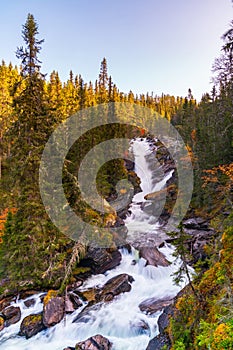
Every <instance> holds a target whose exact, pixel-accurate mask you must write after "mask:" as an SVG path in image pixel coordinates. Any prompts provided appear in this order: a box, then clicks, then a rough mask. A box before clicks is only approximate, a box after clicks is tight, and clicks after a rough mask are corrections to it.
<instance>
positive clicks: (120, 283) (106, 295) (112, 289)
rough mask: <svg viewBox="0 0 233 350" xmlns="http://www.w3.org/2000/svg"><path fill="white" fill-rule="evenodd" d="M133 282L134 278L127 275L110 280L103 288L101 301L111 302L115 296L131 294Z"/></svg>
mask: <svg viewBox="0 0 233 350" xmlns="http://www.w3.org/2000/svg"><path fill="white" fill-rule="evenodd" d="M133 281H134V279H133V277H132V276H130V275H128V274H126V273H122V274H120V275H118V276H115V277H113V278H110V280H108V281H107V282H106V283H105V285H104V286H103V288H102V291H101V292H100V294H99V299H100V300H104V301H111V300H112V299H113V298H114V296H116V295H118V294H121V293H125V292H129V291H130V290H131V283H132V282H133Z"/></svg>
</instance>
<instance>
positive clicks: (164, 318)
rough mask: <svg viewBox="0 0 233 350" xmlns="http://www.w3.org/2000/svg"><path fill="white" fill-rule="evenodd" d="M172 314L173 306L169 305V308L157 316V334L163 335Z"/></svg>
mask: <svg viewBox="0 0 233 350" xmlns="http://www.w3.org/2000/svg"><path fill="white" fill-rule="evenodd" d="M173 314H174V305H173V304H171V305H169V306H166V307H165V308H164V310H163V313H162V314H161V315H160V316H159V319H158V327H159V332H160V333H164V330H165V328H167V327H168V325H169V319H170V317H171V316H173Z"/></svg>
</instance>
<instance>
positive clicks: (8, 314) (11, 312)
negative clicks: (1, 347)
mask: <svg viewBox="0 0 233 350" xmlns="http://www.w3.org/2000/svg"><path fill="white" fill-rule="evenodd" d="M2 315H3V317H4V318H5V326H6V327H8V326H10V325H12V324H15V323H17V322H19V320H20V318H21V311H20V308H19V307H18V306H9V307H7V308H5V309H4V310H2Z"/></svg>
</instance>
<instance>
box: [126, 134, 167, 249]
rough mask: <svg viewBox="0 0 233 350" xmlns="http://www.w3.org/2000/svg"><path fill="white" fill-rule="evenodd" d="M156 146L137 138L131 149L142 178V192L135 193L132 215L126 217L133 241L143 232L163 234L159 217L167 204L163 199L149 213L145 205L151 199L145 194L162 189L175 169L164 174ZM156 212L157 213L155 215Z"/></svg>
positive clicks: (131, 209) (138, 173)
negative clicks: (155, 152)
mask: <svg viewBox="0 0 233 350" xmlns="http://www.w3.org/2000/svg"><path fill="white" fill-rule="evenodd" d="M155 149H156V148H155V146H154V145H152V144H150V143H149V142H148V141H147V140H146V139H140V138H138V139H136V140H135V141H133V142H132V143H131V151H132V153H133V155H134V158H135V172H136V174H137V176H138V177H139V178H140V180H141V184H140V187H141V189H142V192H139V193H137V194H135V196H134V197H133V199H132V203H131V205H130V208H129V210H130V215H129V216H128V217H127V218H126V220H125V224H126V226H127V229H128V240H129V241H130V242H133V241H135V240H137V239H138V238H140V236H141V234H144V233H146V234H155V235H159V234H161V230H160V225H159V223H158V218H159V216H160V214H161V211H162V209H163V204H165V194H164V201H163V200H162V201H161V203H160V205H159V208H158V209H157V212H156V213H153V215H151V214H149V213H148V212H146V211H145V210H144V207H145V205H150V204H151V201H149V200H146V199H145V196H146V195H147V194H149V193H152V192H157V191H160V190H162V189H163V188H164V187H165V185H166V182H167V181H168V180H169V179H170V178H171V177H172V174H173V170H171V171H169V172H168V173H167V174H164V173H163V171H162V169H161V166H160V164H159V163H157V164H156V162H157V160H156V158H155V155H154V151H155ZM154 214H155V215H154Z"/></svg>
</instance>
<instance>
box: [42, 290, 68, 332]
mask: <svg viewBox="0 0 233 350" xmlns="http://www.w3.org/2000/svg"><path fill="white" fill-rule="evenodd" d="M64 314H65V301H64V299H63V298H61V297H55V298H51V299H50V300H49V301H48V302H47V303H45V304H44V308H43V324H44V325H45V327H51V326H54V325H55V324H57V323H59V322H60V321H61V320H62V319H63V317H64Z"/></svg>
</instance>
